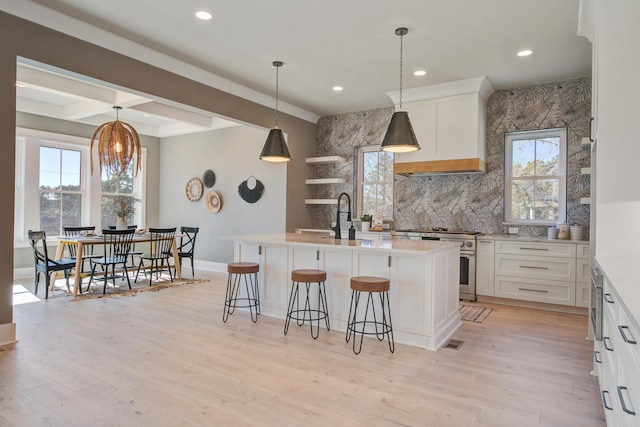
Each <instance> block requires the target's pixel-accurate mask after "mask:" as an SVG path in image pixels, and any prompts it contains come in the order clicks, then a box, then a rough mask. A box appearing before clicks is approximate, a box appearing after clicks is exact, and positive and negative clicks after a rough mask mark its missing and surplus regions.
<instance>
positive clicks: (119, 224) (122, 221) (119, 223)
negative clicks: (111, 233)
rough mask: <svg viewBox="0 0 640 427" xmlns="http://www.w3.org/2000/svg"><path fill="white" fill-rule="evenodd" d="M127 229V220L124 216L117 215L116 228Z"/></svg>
mask: <svg viewBox="0 0 640 427" xmlns="http://www.w3.org/2000/svg"><path fill="white" fill-rule="evenodd" d="M126 229H127V221H126V220H125V219H124V217H121V216H119V217H118V220H117V221H116V230H126Z"/></svg>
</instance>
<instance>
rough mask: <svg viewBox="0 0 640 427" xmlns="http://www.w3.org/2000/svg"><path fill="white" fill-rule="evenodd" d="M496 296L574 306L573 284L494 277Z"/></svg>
mask: <svg viewBox="0 0 640 427" xmlns="http://www.w3.org/2000/svg"><path fill="white" fill-rule="evenodd" d="M495 286H496V294H495V295H496V296H497V297H501V298H513V299H520V300H525V301H535V302H546V303H551V304H562V305H575V303H576V294H575V284H574V283H569V282H554V281H552V280H543V279H519V278H515V277H503V276H496V284H495Z"/></svg>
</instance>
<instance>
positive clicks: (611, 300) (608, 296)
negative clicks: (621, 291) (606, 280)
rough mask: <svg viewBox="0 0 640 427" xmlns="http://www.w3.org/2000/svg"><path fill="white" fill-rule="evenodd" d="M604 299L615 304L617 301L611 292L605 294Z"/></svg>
mask: <svg viewBox="0 0 640 427" xmlns="http://www.w3.org/2000/svg"><path fill="white" fill-rule="evenodd" d="M604 300H605V301H606V302H608V303H609V304H615V303H616V302H615V301H614V300H613V298H611V294H604Z"/></svg>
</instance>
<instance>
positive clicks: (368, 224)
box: [360, 221, 371, 231]
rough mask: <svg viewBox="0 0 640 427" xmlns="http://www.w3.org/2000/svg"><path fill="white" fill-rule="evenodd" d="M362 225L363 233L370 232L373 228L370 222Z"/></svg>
mask: <svg viewBox="0 0 640 427" xmlns="http://www.w3.org/2000/svg"><path fill="white" fill-rule="evenodd" d="M360 224H361V225H362V231H369V227H370V226H371V222H370V221H362V222H361V223H360Z"/></svg>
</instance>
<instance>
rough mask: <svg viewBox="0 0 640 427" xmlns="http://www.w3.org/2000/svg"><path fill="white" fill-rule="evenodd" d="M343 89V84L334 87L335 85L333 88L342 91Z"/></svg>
mask: <svg viewBox="0 0 640 427" xmlns="http://www.w3.org/2000/svg"><path fill="white" fill-rule="evenodd" d="M343 89H344V88H343V87H342V86H334V87H333V90H334V91H335V92H341V91H342V90H343Z"/></svg>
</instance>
